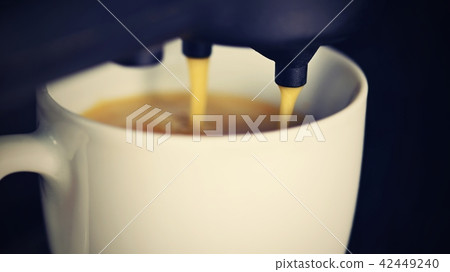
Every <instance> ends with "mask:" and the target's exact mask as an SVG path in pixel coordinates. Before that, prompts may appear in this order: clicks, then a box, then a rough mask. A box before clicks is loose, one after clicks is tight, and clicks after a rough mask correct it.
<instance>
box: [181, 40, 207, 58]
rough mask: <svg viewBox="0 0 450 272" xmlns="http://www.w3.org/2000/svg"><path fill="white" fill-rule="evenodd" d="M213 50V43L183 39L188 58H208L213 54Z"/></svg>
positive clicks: (185, 53)
mask: <svg viewBox="0 0 450 272" xmlns="http://www.w3.org/2000/svg"><path fill="white" fill-rule="evenodd" d="M211 52H212V44H211V43H208V42H201V41H193V40H183V54H184V55H185V56H186V57H188V58H208V57H209V56H211Z"/></svg>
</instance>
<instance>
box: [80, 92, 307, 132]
mask: <svg viewBox="0 0 450 272" xmlns="http://www.w3.org/2000/svg"><path fill="white" fill-rule="evenodd" d="M190 100H191V96H190V94H189V93H186V92H185V91H183V90H180V91H175V92H169V91H161V92H152V93H149V94H143V95H138V96H131V97H124V98H119V99H113V100H105V101H101V102H99V103H98V104H97V105H95V106H94V107H92V108H91V109H89V110H87V111H86V112H84V113H83V114H82V115H83V116H84V117H86V118H89V119H92V120H95V121H98V122H101V123H105V124H108V125H112V126H117V127H122V128H125V127H126V118H127V116H128V115H130V114H132V113H133V112H134V111H136V110H137V109H139V108H141V107H142V106H144V105H145V104H147V105H150V106H151V108H150V109H148V110H146V111H145V112H143V113H142V114H141V115H139V116H137V117H136V118H134V120H133V126H135V124H136V120H138V119H139V118H140V117H142V116H144V115H145V114H146V113H148V112H149V111H150V110H152V109H153V108H159V109H161V112H159V113H158V114H157V115H155V116H153V117H152V118H150V119H149V120H148V121H146V122H144V130H145V127H146V124H148V123H150V122H151V121H152V120H154V119H155V118H157V116H159V115H160V114H162V113H163V112H170V113H172V115H171V116H169V117H168V118H167V119H165V120H164V121H162V122H161V123H159V124H158V125H157V126H156V127H155V128H154V131H155V132H163V133H164V132H165V125H166V124H167V123H168V122H171V130H172V131H171V132H172V134H191V133H192V124H191V123H190V103H189V102H190ZM278 113H279V109H278V107H277V106H274V105H272V104H270V103H267V102H264V101H251V100H250V99H249V98H248V97H240V96H236V95H230V94H227V93H210V94H209V95H208V104H207V106H206V114H207V115H221V116H223V117H222V118H223V133H224V134H228V131H229V116H230V115H235V116H236V133H246V132H247V131H249V130H250V129H249V127H248V125H247V124H246V123H245V121H244V120H243V118H242V117H241V115H249V117H250V118H251V120H252V121H255V120H256V119H257V118H258V116H259V115H265V118H264V120H263V122H262V123H261V124H260V125H259V126H258V128H259V130H260V131H268V130H276V129H278V128H279V122H275V121H270V115H278ZM232 118H233V117H232ZM297 119H298V121H297V122H291V123H290V124H289V125H290V126H292V125H297V124H300V123H301V121H302V120H303V116H301V115H298V117H297ZM201 129H202V130H215V129H216V123H215V122H214V121H209V122H208V121H205V122H201Z"/></svg>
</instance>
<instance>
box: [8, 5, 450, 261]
mask: <svg viewBox="0 0 450 272" xmlns="http://www.w3.org/2000/svg"><path fill="white" fill-rule="evenodd" d="M449 11H450V10H449V9H448V8H447V7H446V3H445V2H444V1H433V2H432V1H390V2H388V3H386V4H385V6H384V7H383V8H382V12H380V13H379V16H377V18H376V20H375V22H374V23H373V24H371V25H370V26H368V27H365V28H363V29H362V30H361V31H360V32H359V33H358V34H356V35H355V36H353V37H351V39H349V40H347V41H345V42H342V43H340V44H337V45H335V47H337V48H338V49H340V50H342V51H343V52H345V53H346V54H347V55H349V56H350V57H351V58H353V59H354V60H355V61H356V62H357V63H358V64H359V65H360V66H361V68H362V69H363V71H364V72H365V73H366V75H367V78H368V81H369V98H368V109H367V118H366V136H365V146H364V159H363V166H362V176H361V185H360V191H359V197H358V204H357V209H356V215H355V221H354V225H353V231H352V235H351V240H350V244H349V249H350V250H351V251H352V252H353V253H450V244H449V240H450V239H449V237H450V235H449V233H448V231H449V230H450V224H449V217H450V205H449V204H450V200H449V193H450V190H449V182H450V174H449V172H450V169H449V168H450V159H449V156H450V155H449V154H450V147H449V146H450V145H449V139H448V138H447V137H448V131H449V122H448V118H449V117H450V112H449V109H450V99H449V94H448V93H449V92H450V88H449V87H448V84H449V83H450V82H449V77H450V74H449V69H448V60H449V58H448V50H449V42H448V41H449V38H448V36H449V31H448V29H447V27H446V26H447V25H448V19H449V18H448V17H449V15H450V12H449ZM3 38H4V39H7V37H3ZM0 61H1V60H0ZM0 78H1V75H0ZM2 102H3V103H0V104H1V105H2V107H0V135H6V134H14V133H27V132H31V131H33V130H34V129H35V98H34V96H33V94H32V92H30V93H29V95H28V96H27V95H23V97H21V104H20V105H19V106H15V107H8V106H5V105H7V104H8V103H5V101H2ZM0 155H1V154H0ZM48 252H49V248H48V244H47V241H46V234H45V227H44V224H43V218H42V209H41V203H40V196H39V182H38V179H37V175H35V174H31V173H17V174H12V175H9V176H7V177H6V178H4V179H3V180H2V181H0V253H48Z"/></svg>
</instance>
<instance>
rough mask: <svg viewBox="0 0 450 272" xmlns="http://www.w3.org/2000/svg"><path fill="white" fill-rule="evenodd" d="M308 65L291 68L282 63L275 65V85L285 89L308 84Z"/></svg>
mask: <svg viewBox="0 0 450 272" xmlns="http://www.w3.org/2000/svg"><path fill="white" fill-rule="evenodd" d="M307 73H308V65H307V64H306V65H304V66H301V67H289V66H287V67H286V66H284V65H282V64H280V63H276V64H275V83H277V84H278V85H280V86H284V87H292V88H295V87H301V86H303V85H305V84H306V77H307Z"/></svg>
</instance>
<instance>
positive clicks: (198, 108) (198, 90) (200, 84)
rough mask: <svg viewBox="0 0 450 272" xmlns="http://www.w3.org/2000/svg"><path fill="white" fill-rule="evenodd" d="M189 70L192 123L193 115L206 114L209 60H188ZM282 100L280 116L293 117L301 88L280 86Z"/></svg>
mask: <svg viewBox="0 0 450 272" xmlns="http://www.w3.org/2000/svg"><path fill="white" fill-rule="evenodd" d="M187 61H188V68H189V79H190V82H191V92H192V94H193V96H192V97H191V111H190V113H191V114H190V120H191V123H192V116H193V115H204V114H206V105H207V98H208V65H209V58H187ZM279 88H280V93H281V99H280V111H279V114H280V115H292V113H293V112H294V107H295V102H296V101H297V97H298V95H299V94H300V92H301V90H302V88H303V86H301V87H293V88H292V87H284V86H279Z"/></svg>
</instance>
